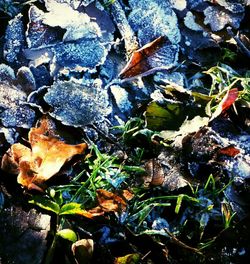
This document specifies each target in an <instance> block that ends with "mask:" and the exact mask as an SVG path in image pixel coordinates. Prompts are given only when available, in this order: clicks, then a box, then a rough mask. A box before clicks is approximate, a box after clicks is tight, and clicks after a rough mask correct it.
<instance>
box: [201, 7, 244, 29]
mask: <svg viewBox="0 0 250 264" xmlns="http://www.w3.org/2000/svg"><path fill="white" fill-rule="evenodd" d="M204 15H205V19H204V24H205V25H207V24H209V25H210V27H211V29H212V31H219V30H222V29H223V28H224V27H225V26H226V25H230V26H232V27H233V28H239V26H240V22H241V20H242V19H243V17H244V13H231V12H228V11H227V10H225V9H224V8H221V7H219V6H209V7H208V8H206V9H205V10H204Z"/></svg>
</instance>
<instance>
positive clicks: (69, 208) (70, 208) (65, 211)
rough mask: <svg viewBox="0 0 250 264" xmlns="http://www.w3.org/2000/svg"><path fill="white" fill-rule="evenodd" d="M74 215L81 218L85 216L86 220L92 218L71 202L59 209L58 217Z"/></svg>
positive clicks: (78, 205)
mask: <svg viewBox="0 0 250 264" xmlns="http://www.w3.org/2000/svg"><path fill="white" fill-rule="evenodd" d="M74 214H78V215H82V216H85V217H87V218H92V215H91V213H89V212H88V211H86V210H84V209H82V205H81V204H78V203H73V202H72V203H67V204H64V205H63V206H62V207H61V210H60V212H59V215H74Z"/></svg>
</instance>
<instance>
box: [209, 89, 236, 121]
mask: <svg viewBox="0 0 250 264" xmlns="http://www.w3.org/2000/svg"><path fill="white" fill-rule="evenodd" d="M238 95H239V92H238V89H237V88H233V89H231V90H228V91H227V93H226V95H225V96H224V97H223V99H222V100H221V102H220V103H219V105H218V106H217V108H216V110H215V112H214V113H213V114H212V116H211V118H210V121H211V120H213V119H215V118H216V117H218V116H219V115H220V114H221V113H223V112H225V111H226V110H227V109H229V107H230V106H231V105H232V104H233V103H234V102H235V101H236V99H237V98H238Z"/></svg>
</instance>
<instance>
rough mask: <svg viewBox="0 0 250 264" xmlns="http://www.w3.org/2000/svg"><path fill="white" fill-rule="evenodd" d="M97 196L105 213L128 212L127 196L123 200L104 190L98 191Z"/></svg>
mask: <svg viewBox="0 0 250 264" xmlns="http://www.w3.org/2000/svg"><path fill="white" fill-rule="evenodd" d="M96 194H97V199H98V203H99V206H100V207H101V209H102V210H103V211H104V212H118V211H125V210H126V207H127V203H126V198H125V196H124V198H122V197H121V196H118V195H116V194H114V193H112V192H109V191H106V190H103V189H98V190H96ZM125 195H126V194H125Z"/></svg>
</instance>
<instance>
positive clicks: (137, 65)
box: [119, 36, 170, 79]
mask: <svg viewBox="0 0 250 264" xmlns="http://www.w3.org/2000/svg"><path fill="white" fill-rule="evenodd" d="M167 43H168V40H167V38H166V37H164V36H161V37H159V38H157V39H155V40H154V41H152V42H150V43H148V44H146V45H144V46H143V47H142V48H140V49H138V50H136V51H135V52H133V54H132V56H131V58H130V60H129V61H128V63H127V65H126V66H125V67H124V69H123V70H122V71H121V72H120V74H119V77H120V79H127V78H132V77H135V76H139V75H143V76H146V75H148V74H151V73H153V71H154V70H156V69H157V68H158V67H164V63H163V64H162V62H161V59H164V56H163V55H162V54H161V53H162V51H163V52H164V48H165V47H164V46H165V44H167ZM161 56H162V58H159V57H161ZM165 66H167V65H166V63H165ZM165 68H166V69H169V68H170V67H165Z"/></svg>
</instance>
